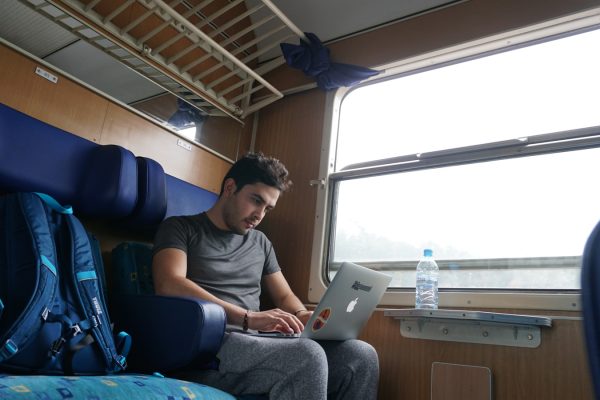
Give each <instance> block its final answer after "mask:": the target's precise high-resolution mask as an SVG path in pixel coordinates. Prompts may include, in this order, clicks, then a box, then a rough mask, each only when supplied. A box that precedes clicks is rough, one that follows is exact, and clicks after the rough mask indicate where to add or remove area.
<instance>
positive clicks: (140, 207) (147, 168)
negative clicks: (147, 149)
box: [127, 157, 167, 228]
mask: <svg viewBox="0 0 600 400" xmlns="http://www.w3.org/2000/svg"><path fill="white" fill-rule="evenodd" d="M136 160H137V179H138V185H137V194H138V200H137V204H136V205H135V209H134V210H133V212H132V214H131V215H130V216H129V217H127V224H129V225H133V226H136V227H141V228H147V227H155V226H157V225H158V224H159V223H160V222H161V221H162V220H163V218H164V217H165V214H166V212H167V186H166V185H167V183H166V175H165V171H164V169H163V167H162V166H161V165H160V164H159V163H158V162H156V161H154V160H152V159H150V158H146V157H136Z"/></svg>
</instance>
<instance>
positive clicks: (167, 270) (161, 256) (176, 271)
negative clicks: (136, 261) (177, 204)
mask: <svg viewBox="0 0 600 400" xmlns="http://www.w3.org/2000/svg"><path fill="white" fill-rule="evenodd" d="M186 275H187V254H186V253H185V252H184V251H183V250H180V249H175V248H167V249H163V250H160V251H159V252H158V253H156V254H155V255H154V258H153V260H152V276H153V281H154V291H155V292H156V294H158V295H163V296H190V297H196V298H199V299H202V300H208V301H212V302H213V303H217V304H219V305H220V306H221V307H223V308H224V309H225V313H226V314H227V320H228V322H229V323H230V324H234V325H240V326H241V325H242V322H243V320H244V316H245V315H246V312H247V310H245V309H243V308H242V307H239V306H236V305H234V304H231V303H228V302H226V301H223V300H221V299H219V298H218V297H216V296H214V295H212V294H210V293H209V292H207V291H206V290H204V289H203V288H201V287H200V286H198V285H197V284H196V283H195V282H193V281H191V280H190V279H188V278H187V277H186ZM248 327H249V328H250V329H256V330H262V331H280V332H286V333H291V332H300V331H301V330H302V324H301V323H300V321H299V320H298V318H296V317H295V316H293V315H290V314H288V313H286V312H283V311H281V310H278V309H276V310H269V311H263V312H252V313H249V314H248Z"/></svg>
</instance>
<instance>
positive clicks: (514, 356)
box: [361, 310, 594, 400]
mask: <svg viewBox="0 0 600 400" xmlns="http://www.w3.org/2000/svg"><path fill="white" fill-rule="evenodd" d="M507 312H508V311H507ZM512 312H519V311H518V310H512ZM542 313H543V312H536V314H537V315H541V314H542ZM571 315H576V314H571ZM582 336H583V327H582V323H581V321H580V320H566V319H563V320H554V325H553V327H552V328H549V329H543V332H542V344H541V346H540V347H538V348H535V349H529V348H520V347H508V346H491V345H483V344H469V343H454V342H442V341H434V340H419V339H410V338H405V337H403V336H401V335H400V324H399V322H398V321H397V320H394V319H393V318H390V317H384V316H383V311H382V310H378V311H376V312H375V313H373V316H372V317H371V320H370V321H369V324H368V326H367V328H366V329H365V331H364V332H363V334H362V335H361V339H363V340H366V341H367V342H369V343H371V344H372V345H373V346H374V347H375V348H376V349H377V352H378V354H379V360H380V368H381V377H380V385H379V399H381V400H388V399H417V400H427V399H429V398H430V381H431V366H432V364H433V363H434V362H444V363H452V364H465V365H477V366H483V367H487V368H489V369H490V370H491V372H492V380H493V385H492V386H493V396H492V398H493V399H494V400H514V399H550V400H559V399H578V400H588V399H589V400H592V399H593V398H594V397H593V395H592V387H591V379H590V376H589V372H588V367H587V360H586V355H585V349H584V346H583V344H582ZM465 400H468V399H465Z"/></svg>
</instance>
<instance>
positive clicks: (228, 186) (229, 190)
mask: <svg viewBox="0 0 600 400" xmlns="http://www.w3.org/2000/svg"><path fill="white" fill-rule="evenodd" d="M236 190H237V185H236V184H235V181H234V180H233V178H227V179H226V180H225V183H224V184H223V194H224V195H225V196H231V195H232V194H234V193H235V191H236Z"/></svg>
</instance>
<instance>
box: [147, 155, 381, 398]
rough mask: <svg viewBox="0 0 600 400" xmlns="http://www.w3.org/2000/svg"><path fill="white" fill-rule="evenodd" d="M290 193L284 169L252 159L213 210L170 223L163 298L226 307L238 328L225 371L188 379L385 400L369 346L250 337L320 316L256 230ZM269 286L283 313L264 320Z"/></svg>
mask: <svg viewBox="0 0 600 400" xmlns="http://www.w3.org/2000/svg"><path fill="white" fill-rule="evenodd" d="M290 185H291V181H289V180H288V171H287V170H286V168H285V166H284V165H283V164H282V163H281V162H279V160H277V159H274V158H270V157H265V156H263V155H262V154H248V155H247V156H245V157H243V158H241V159H240V160H239V161H237V162H236V163H235V164H234V165H233V166H232V167H231V169H230V170H229V172H228V173H227V174H226V176H225V178H224V179H223V182H222V185H221V193H220V195H219V198H218V200H217V202H216V203H215V205H214V206H213V207H212V208H211V209H210V210H208V211H206V212H205V213H201V214H198V215H194V216H185V217H172V218H168V219H167V220H165V221H164V222H163V223H162V224H161V226H160V228H159V230H158V232H157V234H156V238H155V243H154V258H153V265H152V269H153V276H154V285H155V289H156V293H157V294H162V295H171V296H194V297H197V298H200V299H204V300H209V301H212V302H215V303H217V304H220V305H221V306H222V307H223V308H224V309H225V313H226V314H227V322H228V329H227V331H228V332H227V333H226V336H225V339H224V342H223V345H222V346H221V349H220V350H219V352H218V354H217V358H218V359H219V368H218V370H206V371H192V372H186V373H184V374H180V375H178V377H179V378H183V379H188V380H192V381H196V382H200V383H203V384H206V385H210V386H213V387H217V388H220V389H222V390H225V391H228V392H230V393H232V394H235V395H244V394H268V395H269V398H271V399H277V400H286V399H297V400H318V399H326V398H332V399H360V400H363V399H375V398H376V396H377V383H378V377H379V365H378V358H377V353H376V352H375V350H374V349H373V347H371V346H370V345H368V344H367V343H365V342H362V341H359V340H348V341H320V342H318V343H317V342H315V341H313V340H310V339H296V338H294V339H280V338H267V337H256V336H251V335H248V334H247V331H278V332H283V333H294V332H295V333H298V332H301V331H302V330H303V329H304V324H305V323H306V322H307V321H308V319H309V318H310V316H311V311H307V310H306V308H305V307H304V305H303V304H302V302H301V301H300V300H299V299H298V297H296V295H294V293H293V292H292V290H291V288H290V286H289V284H288V283H287V281H286V279H285V278H284V276H283V274H282V273H281V269H280V267H279V264H278V263H277V258H276V257H275V252H274V250H273V246H272V244H271V242H270V241H269V240H268V239H267V238H266V236H265V235H264V234H263V233H262V232H260V231H257V230H255V229H254V228H256V226H258V224H259V223H260V222H261V221H262V219H263V217H264V216H265V214H266V213H267V212H268V211H270V210H272V209H273V208H274V207H275V205H276V204H277V200H278V199H279V196H280V194H281V193H283V192H284V191H286V190H287V189H288V188H289V186H290ZM261 285H262V287H264V288H265V289H266V290H267V292H268V294H269V295H270V296H271V298H272V301H273V304H275V306H276V307H277V308H275V309H271V310H264V311H260V302H259V296H260V293H261Z"/></svg>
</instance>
